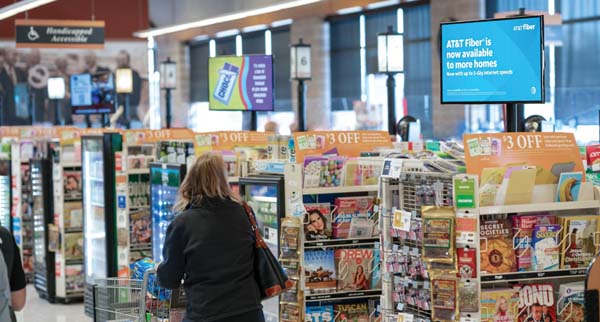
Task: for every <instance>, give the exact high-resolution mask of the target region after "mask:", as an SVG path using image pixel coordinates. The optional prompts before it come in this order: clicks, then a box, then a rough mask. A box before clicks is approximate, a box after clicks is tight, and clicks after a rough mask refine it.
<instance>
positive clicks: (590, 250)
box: [561, 216, 598, 268]
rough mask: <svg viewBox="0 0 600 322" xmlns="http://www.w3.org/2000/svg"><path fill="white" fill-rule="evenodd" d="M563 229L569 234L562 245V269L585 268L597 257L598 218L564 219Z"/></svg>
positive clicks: (579, 217)
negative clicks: (596, 234)
mask: <svg viewBox="0 0 600 322" xmlns="http://www.w3.org/2000/svg"><path fill="white" fill-rule="evenodd" d="M562 220H563V221H562V222H563V227H564V228H565V233H567V234H568V236H566V237H567V240H566V241H565V242H564V243H563V244H562V253H563V254H565V255H564V256H563V259H562V261H563V262H562V266H561V267H562V268H585V267H587V266H588V265H589V264H590V261H591V260H592V258H594V256H595V255H596V252H597V248H596V246H594V234H595V233H596V232H597V231H598V219H597V217H596V216H578V217H563V218H562Z"/></svg>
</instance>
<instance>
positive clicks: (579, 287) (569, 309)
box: [556, 282, 585, 322]
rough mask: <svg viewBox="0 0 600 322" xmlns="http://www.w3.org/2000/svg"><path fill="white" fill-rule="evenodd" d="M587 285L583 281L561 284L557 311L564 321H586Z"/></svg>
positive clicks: (560, 319) (560, 318)
mask: <svg viewBox="0 0 600 322" xmlns="http://www.w3.org/2000/svg"><path fill="white" fill-rule="evenodd" d="M584 306H585V286H584V284H583V282H573V283H567V284H561V285H560V288H559V292H558V305H557V310H556V311H557V313H558V315H559V321H562V322H584V321H585V307H584Z"/></svg>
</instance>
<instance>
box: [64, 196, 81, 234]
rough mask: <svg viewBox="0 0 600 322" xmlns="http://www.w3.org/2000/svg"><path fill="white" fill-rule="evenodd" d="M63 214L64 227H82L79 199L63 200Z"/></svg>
mask: <svg viewBox="0 0 600 322" xmlns="http://www.w3.org/2000/svg"><path fill="white" fill-rule="evenodd" d="M63 216H64V217H63V219H64V224H65V229H82V228H83V207H82V204H81V202H80V201H75V202H65V203H64V205H63Z"/></svg>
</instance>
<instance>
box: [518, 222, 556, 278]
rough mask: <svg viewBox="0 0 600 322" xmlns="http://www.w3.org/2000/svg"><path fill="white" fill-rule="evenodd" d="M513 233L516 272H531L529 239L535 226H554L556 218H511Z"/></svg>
mask: <svg viewBox="0 0 600 322" xmlns="http://www.w3.org/2000/svg"><path fill="white" fill-rule="evenodd" d="M511 219H512V226H513V232H514V234H515V238H514V246H515V253H516V257H517V270H518V271H519V272H526V271H529V270H531V261H532V254H531V238H532V236H533V228H534V227H535V226H536V225H554V224H556V223H557V218H556V216H549V215H543V214H540V215H536V216H533V215H519V216H512V217H511Z"/></svg>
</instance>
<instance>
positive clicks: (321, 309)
mask: <svg viewBox="0 0 600 322" xmlns="http://www.w3.org/2000/svg"><path fill="white" fill-rule="evenodd" d="M334 318H335V313H334V312H333V305H321V306H307V307H306V316H305V319H304V320H305V322H332V321H333V319H334Z"/></svg>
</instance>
